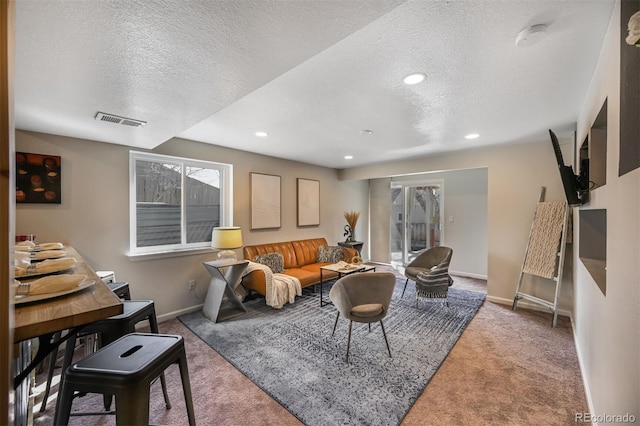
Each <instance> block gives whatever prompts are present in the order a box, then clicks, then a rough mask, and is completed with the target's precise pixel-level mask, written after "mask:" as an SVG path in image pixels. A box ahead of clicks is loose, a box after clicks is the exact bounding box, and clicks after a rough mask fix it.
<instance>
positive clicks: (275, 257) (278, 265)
mask: <svg viewBox="0 0 640 426" xmlns="http://www.w3.org/2000/svg"><path fill="white" fill-rule="evenodd" d="M253 261H254V262H256V263H262V264H263V265H267V266H268V267H269V268H271V270H272V271H273V273H274V274H281V273H283V272H284V258H283V257H282V255H281V254H280V253H267V254H261V255H258V256H256V257H254V258H253Z"/></svg>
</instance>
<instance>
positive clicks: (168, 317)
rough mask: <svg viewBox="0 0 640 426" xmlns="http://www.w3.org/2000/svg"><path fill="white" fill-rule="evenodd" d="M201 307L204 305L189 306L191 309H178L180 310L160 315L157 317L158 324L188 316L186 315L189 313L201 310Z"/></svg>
mask: <svg viewBox="0 0 640 426" xmlns="http://www.w3.org/2000/svg"><path fill="white" fill-rule="evenodd" d="M203 305H204V304H200V305H196V306H191V307H189V308H184V309H180V310H177V311H173V312H169V313H166V314H164V315H160V316H159V317H158V323H161V322H165V321H169V320H172V319H174V318H177V317H179V316H180V315H184V314H188V313H190V312H195V311H197V310H199V309H202V306H203Z"/></svg>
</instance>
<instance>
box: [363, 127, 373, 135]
mask: <svg viewBox="0 0 640 426" xmlns="http://www.w3.org/2000/svg"><path fill="white" fill-rule="evenodd" d="M360 134H361V135H365V136H367V135H372V134H373V130H369V129H364V130H360Z"/></svg>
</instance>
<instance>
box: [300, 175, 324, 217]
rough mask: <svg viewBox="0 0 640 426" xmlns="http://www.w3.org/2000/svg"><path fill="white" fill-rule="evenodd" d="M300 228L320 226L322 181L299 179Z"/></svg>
mask: <svg viewBox="0 0 640 426" xmlns="http://www.w3.org/2000/svg"><path fill="white" fill-rule="evenodd" d="M297 183H298V185H297V187H298V211H297V216H298V226H317V225H320V181H318V180H311V179H302V178H298V182H297Z"/></svg>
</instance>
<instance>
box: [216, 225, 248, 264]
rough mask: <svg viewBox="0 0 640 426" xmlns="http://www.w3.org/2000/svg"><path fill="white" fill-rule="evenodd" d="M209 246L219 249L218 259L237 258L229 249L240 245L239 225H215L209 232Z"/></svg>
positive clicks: (240, 233)
mask: <svg viewBox="0 0 640 426" xmlns="http://www.w3.org/2000/svg"><path fill="white" fill-rule="evenodd" d="M211 247H212V248H214V249H218V250H220V251H219V252H218V259H229V260H237V258H236V252H235V251H233V250H231V249H237V248H240V247H242V231H241V230H240V227H239V226H225V227H222V226H221V227H215V228H213V232H212V233H211Z"/></svg>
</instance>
